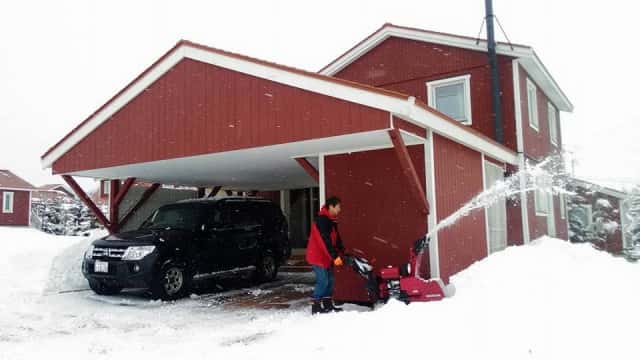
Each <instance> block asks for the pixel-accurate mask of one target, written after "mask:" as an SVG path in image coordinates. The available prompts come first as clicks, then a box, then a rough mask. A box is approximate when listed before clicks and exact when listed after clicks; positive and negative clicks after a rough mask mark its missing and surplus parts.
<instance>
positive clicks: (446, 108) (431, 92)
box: [427, 75, 471, 125]
mask: <svg viewBox="0 0 640 360" xmlns="http://www.w3.org/2000/svg"><path fill="white" fill-rule="evenodd" d="M470 78H471V75H463V76H456V77H452V78H447V79H442V80H435V81H429V82H427V95H428V96H427V99H428V101H429V106H430V107H432V108H434V109H437V110H438V111H440V112H441V113H444V114H446V115H448V116H450V117H452V118H454V119H456V120H458V121H460V122H461V123H463V124H465V125H471V86H470Z"/></svg>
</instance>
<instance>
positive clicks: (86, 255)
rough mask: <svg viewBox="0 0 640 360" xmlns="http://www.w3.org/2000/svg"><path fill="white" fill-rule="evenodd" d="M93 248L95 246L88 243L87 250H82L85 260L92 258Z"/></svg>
mask: <svg viewBox="0 0 640 360" xmlns="http://www.w3.org/2000/svg"><path fill="white" fill-rule="evenodd" d="M94 248H95V246H93V245H90V246H89V248H88V249H87V251H85V252H84V259H85V260H91V259H92V258H93V249H94Z"/></svg>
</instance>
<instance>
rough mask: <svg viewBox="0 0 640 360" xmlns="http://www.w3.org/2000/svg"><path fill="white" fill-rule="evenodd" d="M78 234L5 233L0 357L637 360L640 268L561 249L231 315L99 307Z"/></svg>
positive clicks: (578, 248) (179, 308)
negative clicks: (438, 294)
mask: <svg viewBox="0 0 640 360" xmlns="http://www.w3.org/2000/svg"><path fill="white" fill-rule="evenodd" d="M88 240H89V239H87V238H71V237H54V236H49V235H46V234H42V233H40V232H37V231H35V230H31V229H15V228H2V227H0V241H2V243H3V244H4V246H3V249H2V251H1V252H0V284H2V287H3V289H2V291H1V292H0V359H2V360H4V359H11V360H18V359H49V358H51V357H53V358H64V359H111V358H113V359H115V358H118V356H120V357H119V358H121V359H133V358H139V359H146V358H154V359H175V358H180V359H211V358H223V359H226V360H228V359H265V358H266V359H270V358H278V359H301V358H302V359H309V358H312V359H320V358H323V359H327V358H332V359H339V358H367V359H380V358H383V357H387V358H403V357H406V358H408V357H410V356H411V357H418V358H424V359H428V358H432V359H471V358H474V359H601V358H609V359H637V358H638V354H637V350H636V349H637V346H636V341H635V340H636V339H637V330H638V324H639V323H640V322H639V320H640V316H639V315H638V314H639V312H638V306H639V301H640V281H639V280H640V265H638V264H630V263H628V262H626V261H624V260H622V259H619V258H613V257H611V256H609V255H607V254H605V253H602V252H598V251H595V250H593V249H592V248H590V246H589V245H570V244H567V243H565V242H562V241H560V240H556V239H541V240H537V241H535V242H533V243H532V244H530V245H527V246H521V247H514V248H509V249H507V250H505V251H503V252H500V253H498V254H495V255H493V256H491V257H489V258H488V259H485V260H484V261H481V262H479V263H476V264H474V265H473V266H471V267H470V268H469V269H467V270H465V271H463V272H462V273H460V274H459V275H458V276H456V277H455V278H453V279H452V281H453V282H454V283H455V285H456V288H457V293H456V295H455V296H454V297H453V298H450V299H446V300H444V301H442V302H438V303H426V304H418V303H415V304H411V305H409V306H405V305H404V304H400V303H390V304H388V305H386V306H383V307H379V308H378V309H377V310H376V311H373V312H369V311H363V308H358V307H351V308H350V311H346V312H344V313H341V314H330V315H323V316H318V317H311V316H310V315H309V313H308V309H306V308H305V309H304V310H300V309H298V310H248V309H237V310H230V309H228V308H224V307H223V306H219V305H216V304H215V303H212V302H209V301H203V298H202V297H192V298H189V299H185V300H181V301H178V302H175V303H162V302H153V301H150V300H148V299H145V298H142V297H136V296H131V295H123V296H117V297H105V298H103V297H99V296H96V295H93V294H91V293H90V292H87V291H79V292H66V293H62V294H59V293H58V292H59V291H61V290H72V289H74V288H75V289H78V288H86V285H85V284H84V283H83V280H82V278H81V277H80V276H79V275H78V274H77V273H73V272H70V271H69V269H72V268H76V269H77V267H75V265H73V264H74V263H75V264H79V261H80V260H79V259H77V256H78V254H81V253H82V251H83V249H84V247H85V246H86V244H87V243H88Z"/></svg>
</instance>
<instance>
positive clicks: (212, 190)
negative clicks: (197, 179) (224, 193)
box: [207, 186, 222, 198]
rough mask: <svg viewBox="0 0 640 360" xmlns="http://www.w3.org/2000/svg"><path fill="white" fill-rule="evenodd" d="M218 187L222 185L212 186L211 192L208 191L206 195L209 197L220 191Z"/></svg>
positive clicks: (220, 187)
mask: <svg viewBox="0 0 640 360" xmlns="http://www.w3.org/2000/svg"><path fill="white" fill-rule="evenodd" d="M220 189H222V186H216V187H214V188H213V189H211V192H210V193H209V195H207V197H210V198H212V197H215V196H216V195H218V193H219V192H220Z"/></svg>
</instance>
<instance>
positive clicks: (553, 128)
mask: <svg viewBox="0 0 640 360" xmlns="http://www.w3.org/2000/svg"><path fill="white" fill-rule="evenodd" d="M547 119H548V120H547V121H548V122H549V140H550V141H551V143H552V144H553V145H556V146H558V112H557V111H556V107H555V106H553V104H552V103H551V102H547ZM551 119H553V121H551Z"/></svg>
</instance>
